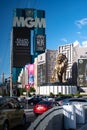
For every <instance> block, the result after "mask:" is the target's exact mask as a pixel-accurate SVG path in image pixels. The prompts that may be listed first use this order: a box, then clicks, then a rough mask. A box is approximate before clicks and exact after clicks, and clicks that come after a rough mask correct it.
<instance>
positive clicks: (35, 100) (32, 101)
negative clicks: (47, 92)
mask: <svg viewBox="0 0 87 130" xmlns="http://www.w3.org/2000/svg"><path fill="white" fill-rule="evenodd" d="M40 101H42V98H40V97H31V98H29V99H26V102H28V104H30V105H35V104H37V103H38V102H40Z"/></svg>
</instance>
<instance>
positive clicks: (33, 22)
mask: <svg viewBox="0 0 87 130" xmlns="http://www.w3.org/2000/svg"><path fill="white" fill-rule="evenodd" d="M13 27H28V28H32V27H35V28H37V27H38V28H46V22H45V18H41V19H40V18H37V17H36V18H35V19H33V18H32V17H27V18H25V19H24V17H20V18H18V17H14V21H13Z"/></svg>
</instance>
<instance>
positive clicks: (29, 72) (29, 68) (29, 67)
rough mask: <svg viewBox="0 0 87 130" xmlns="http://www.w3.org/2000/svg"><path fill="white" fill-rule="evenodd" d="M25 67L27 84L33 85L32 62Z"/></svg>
mask: <svg viewBox="0 0 87 130" xmlns="http://www.w3.org/2000/svg"><path fill="white" fill-rule="evenodd" d="M26 68H27V69H28V84H29V85H30V87H32V86H33V85H34V64H28V65H26Z"/></svg>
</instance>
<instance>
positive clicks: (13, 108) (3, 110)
mask: <svg viewBox="0 0 87 130" xmlns="http://www.w3.org/2000/svg"><path fill="white" fill-rule="evenodd" d="M25 124H26V115H25V112H24V109H23V106H22V105H21V104H20V102H18V100H16V99H15V98H12V97H2V98H0V130H9V129H12V128H14V127H16V126H18V125H23V126H24V125H25Z"/></svg>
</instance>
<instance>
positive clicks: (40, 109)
mask: <svg viewBox="0 0 87 130" xmlns="http://www.w3.org/2000/svg"><path fill="white" fill-rule="evenodd" d="M55 106H59V104H58V103H57V102H54V101H40V102H39V103H37V104H36V105H35V106H34V108H33V111H34V113H35V115H36V116H37V115H40V114H43V113H44V112H46V111H47V110H49V109H51V108H53V107H55Z"/></svg>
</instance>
